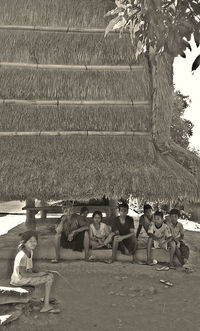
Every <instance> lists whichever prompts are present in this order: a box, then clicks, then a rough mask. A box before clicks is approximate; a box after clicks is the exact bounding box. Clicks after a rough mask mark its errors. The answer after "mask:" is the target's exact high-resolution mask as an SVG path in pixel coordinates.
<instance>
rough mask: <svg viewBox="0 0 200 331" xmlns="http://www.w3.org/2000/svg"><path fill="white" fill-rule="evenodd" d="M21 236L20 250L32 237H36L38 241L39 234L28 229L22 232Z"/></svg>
mask: <svg viewBox="0 0 200 331" xmlns="http://www.w3.org/2000/svg"><path fill="white" fill-rule="evenodd" d="M19 236H20V237H21V240H20V243H19V245H18V249H19V250H22V249H23V248H24V246H25V243H26V242H27V241H28V240H29V239H30V238H32V237H35V239H36V241H37V242H38V235H37V233H36V232H35V231H26V232H23V233H20V234H19Z"/></svg>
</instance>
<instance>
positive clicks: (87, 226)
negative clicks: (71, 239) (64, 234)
mask: <svg viewBox="0 0 200 331" xmlns="http://www.w3.org/2000/svg"><path fill="white" fill-rule="evenodd" d="M86 230H89V225H83V226H81V227H80V228H78V229H76V230H73V231H72V232H71V233H73V234H75V233H79V232H83V231H86Z"/></svg>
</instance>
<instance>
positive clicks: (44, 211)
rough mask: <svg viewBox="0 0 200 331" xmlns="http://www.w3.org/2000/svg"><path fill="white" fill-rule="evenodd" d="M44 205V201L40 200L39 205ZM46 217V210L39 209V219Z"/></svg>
mask: <svg viewBox="0 0 200 331" xmlns="http://www.w3.org/2000/svg"><path fill="white" fill-rule="evenodd" d="M44 206H46V204H45V201H44V200H41V201H40V207H44ZM46 217H47V211H46V210H41V211H40V219H41V220H45V219H46Z"/></svg>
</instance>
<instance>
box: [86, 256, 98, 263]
mask: <svg viewBox="0 0 200 331" xmlns="http://www.w3.org/2000/svg"><path fill="white" fill-rule="evenodd" d="M88 261H89V262H95V261H96V257H95V256H94V255H91V256H89V258H88Z"/></svg>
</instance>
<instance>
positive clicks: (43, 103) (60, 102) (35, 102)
mask: <svg viewBox="0 0 200 331" xmlns="http://www.w3.org/2000/svg"><path fill="white" fill-rule="evenodd" d="M0 104H9V105H10V104H13V105H15V104H16V105H18V104H20V105H36V106H37V105H38V106H59V105H81V106H82V105H105V106H106V105H108V106H131V105H132V106H150V105H151V102H150V101H148V100H145V101H137V100H135V101H132V100H59V99H57V100H30V99H29V100H25V99H0Z"/></svg>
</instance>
